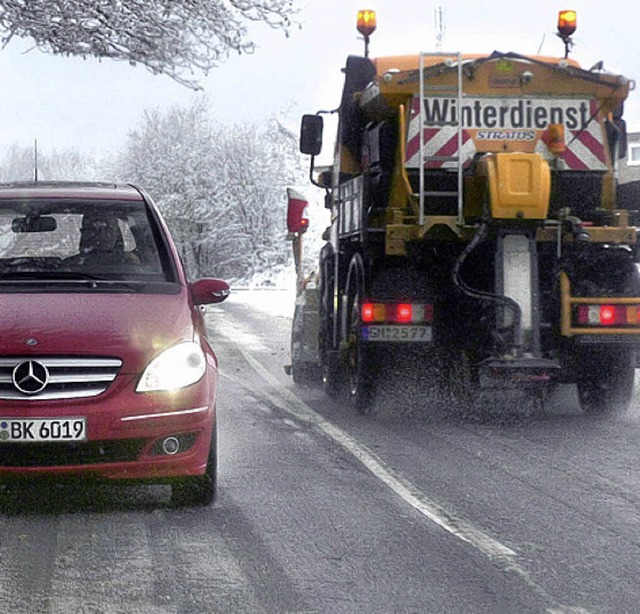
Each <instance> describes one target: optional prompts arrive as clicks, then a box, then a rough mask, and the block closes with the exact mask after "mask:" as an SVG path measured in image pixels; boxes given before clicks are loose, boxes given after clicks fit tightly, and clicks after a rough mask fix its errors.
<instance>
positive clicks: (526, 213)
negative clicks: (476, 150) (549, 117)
mask: <svg viewBox="0 0 640 614" xmlns="http://www.w3.org/2000/svg"><path fill="white" fill-rule="evenodd" d="M478 166H479V169H478V172H479V174H480V175H481V176H485V177H486V178H487V184H488V190H489V197H490V198H489V204H490V210H491V217H493V218H494V219H507V220H510V219H522V220H544V219H546V217H547V214H548V211H549V194H550V191H551V172H550V170H549V164H548V163H547V161H546V160H544V159H543V157H542V156H541V155H540V154H537V153H497V154H488V155H486V156H484V157H483V158H482V159H481V160H480V162H479V164H478Z"/></svg>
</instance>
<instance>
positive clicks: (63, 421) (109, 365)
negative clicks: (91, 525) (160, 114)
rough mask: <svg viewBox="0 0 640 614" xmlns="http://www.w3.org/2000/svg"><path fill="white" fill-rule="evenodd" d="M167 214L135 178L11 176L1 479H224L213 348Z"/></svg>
mask: <svg viewBox="0 0 640 614" xmlns="http://www.w3.org/2000/svg"><path fill="white" fill-rule="evenodd" d="M228 294H229V286H228V284H227V283H226V282H224V281H221V280H218V279H200V280H198V281H194V282H189V281H187V278H186V275H185V271H184V269H183V267H182V264H181V261H180V258H179V255H178V251H177V250H176V246H175V245H174V243H173V241H172V239H171V236H170V234H169V231H168V229H167V226H166V224H165V222H164V221H163V220H162V217H161V216H160V213H159V212H158V210H157V208H156V207H155V206H154V204H153V202H152V201H151V199H150V198H149V196H148V195H147V194H145V193H144V192H143V191H142V190H140V189H138V188H135V187H133V186H129V185H107V184H95V183H94V184H78V183H30V184H10V185H0V331H1V332H0V482H3V483H6V482H10V481H12V480H16V479H26V480H34V479H36V478H40V477H49V478H54V479H56V480H57V479H67V478H70V477H80V478H91V479H93V478H96V479H114V480H152V481H154V482H168V483H170V484H171V494H172V500H173V501H174V503H175V504H178V505H208V504H209V503H211V502H212V501H213V500H214V498H215V492H216V387H217V379H218V371H217V360H216V356H215V354H214V352H213V350H212V348H211V346H210V345H209V341H208V340H207V337H206V331H205V326H204V322H203V317H202V308H201V306H202V305H206V304H209V303H219V302H221V301H223V300H224V299H225V298H226V297H227V295H228Z"/></svg>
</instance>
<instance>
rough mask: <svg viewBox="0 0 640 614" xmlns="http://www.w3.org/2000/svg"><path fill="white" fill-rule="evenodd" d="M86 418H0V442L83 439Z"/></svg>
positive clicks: (85, 434)
mask: <svg viewBox="0 0 640 614" xmlns="http://www.w3.org/2000/svg"><path fill="white" fill-rule="evenodd" d="M86 439H87V421H86V418H61V419H50V418H33V419H26V418H0V444H1V443H2V442H11V441H20V442H31V441H85V440H86Z"/></svg>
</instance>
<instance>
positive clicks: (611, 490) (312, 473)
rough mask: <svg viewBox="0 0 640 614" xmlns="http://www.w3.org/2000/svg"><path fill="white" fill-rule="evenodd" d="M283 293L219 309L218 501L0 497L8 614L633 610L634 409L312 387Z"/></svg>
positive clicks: (127, 495)
mask: <svg viewBox="0 0 640 614" xmlns="http://www.w3.org/2000/svg"><path fill="white" fill-rule="evenodd" d="M289 299H290V297H289V296H286V293H280V292H263V293H249V292H247V293H241V292H238V293H236V294H234V295H232V297H231V298H230V299H229V300H228V301H227V302H226V303H224V304H223V305H220V306H217V307H215V308H210V309H209V315H208V322H209V325H210V329H211V332H212V340H213V343H214V345H215V347H216V348H217V351H218V354H219V357H220V360H221V394H220V400H219V407H218V410H219V420H220V424H219V441H220V476H219V483H220V491H219V497H218V501H217V503H216V505H215V506H213V507H211V508H208V509H204V510H182V511H179V510H174V509H171V508H170V507H169V505H168V495H169V493H168V490H167V489H166V488H164V487H135V488H117V487H103V486H100V487H98V486H94V487H82V488H80V487H71V486H66V487H64V488H50V489H38V490H35V489H22V490H16V491H11V492H10V493H8V494H5V495H3V496H2V497H1V498H0V503H1V505H2V509H1V510H0V519H1V522H2V525H3V526H2V535H3V539H2V541H1V542H0V613H4V612H7V613H9V612H11V613H39V612H43V613H45V612H55V613H61V614H62V613H63V612H64V613H65V614H66V613H69V612H73V613H75V612H82V613H85V612H86V613H92V614H97V613H100V614H111V613H120V612H122V613H125V612H127V613H129V612H134V613H137V612H141V613H145V614H146V613H147V612H148V613H152V614H155V613H162V614H165V613H167V614H173V613H181V614H182V613H184V614H187V613H189V614H191V613H203V614H205V613H214V612H225V613H226V612H247V613H249V612H251V613H253V612H256V613H262V612H265V613H267V612H268V613H279V612H291V613H294V612H295V613H303V612H304V613H318V614H320V613H325V612H326V613H334V612H336V613H342V612H344V613H347V614H348V613H351V612H354V613H357V612H366V613H367V614H371V613H374V612H375V613H377V612H380V613H390V612H393V613H396V612H398V613H404V612H407V613H409V612H411V613H423V612H429V613H439V612H442V613H457V612H460V613H463V612H464V613H467V612H470V613H476V612H488V613H489V612H490V613H493V612H498V613H500V612H505V613H506V612H509V613H511V612H518V613H520V612H525V613H526V612H549V613H552V612H558V613H560V612H566V613H568V612H593V613H596V612H597V613H600V612H612V613H613V612H616V613H618V612H634V611H637V610H638V606H637V603H638V597H640V589H639V588H638V582H637V575H638V563H637V561H638V560H640V513H639V510H640V470H638V468H637V457H638V449H639V447H640V446H639V442H640V408H638V407H634V409H633V410H632V411H631V412H630V413H629V414H628V415H627V416H624V417H622V418H618V419H617V420H609V421H598V420H593V419H591V420H589V419H586V418H585V417H583V416H582V415H581V414H580V413H579V411H578V409H577V407H576V404H575V399H574V398H573V396H572V393H571V391H569V390H564V391H562V392H561V394H559V395H557V397H556V398H555V399H554V402H553V403H552V406H551V409H550V412H549V414H548V415H546V416H544V417H542V418H537V419H535V420H534V419H528V420H527V419H522V420H510V421H508V422H507V423H506V424H505V423H499V424H498V423H494V424H491V423H490V424H487V423H475V422H471V421H466V422H465V421H461V420H456V421H452V420H449V419H447V407H446V404H445V405H443V403H442V402H439V403H436V402H435V401H434V400H432V399H428V398H426V397H425V396H424V395H423V394H421V393H420V392H419V391H420V388H419V382H413V381H411V379H410V378H408V379H407V380H406V381H403V382H401V384H400V386H399V387H396V388H395V389H391V390H388V391H387V392H386V395H385V396H384V397H383V400H382V401H381V403H380V404H379V407H378V412H377V413H376V414H375V415H373V416H369V417H362V416H358V415H356V414H355V412H354V411H353V410H351V409H350V408H348V407H347V406H346V404H345V403H343V402H341V401H339V400H329V399H327V398H325V397H324V396H323V395H322V393H321V392H320V391H319V390H315V389H299V388H296V387H295V386H294V385H293V383H292V382H291V381H290V378H289V377H288V376H287V375H286V374H285V373H284V370H283V365H285V364H286V363H287V362H288V360H289V347H288V345H289V339H288V335H289V324H290V319H289V313H290V312H291V311H292V302H289Z"/></svg>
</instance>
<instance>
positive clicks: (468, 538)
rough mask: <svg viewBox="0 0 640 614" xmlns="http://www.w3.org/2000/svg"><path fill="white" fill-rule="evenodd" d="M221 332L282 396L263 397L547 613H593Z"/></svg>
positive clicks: (240, 382)
mask: <svg viewBox="0 0 640 614" xmlns="http://www.w3.org/2000/svg"><path fill="white" fill-rule="evenodd" d="M218 332H219V333H220V334H223V335H225V336H226V337H227V338H228V339H229V340H230V341H233V342H235V347H236V348H237V349H238V351H239V352H240V353H241V354H242V356H243V357H244V359H245V360H246V361H247V362H248V363H249V365H250V366H251V367H252V368H253V369H254V370H255V371H256V372H257V373H258V374H259V375H260V376H261V377H262V378H263V379H264V380H265V381H266V382H268V383H269V384H270V385H271V386H273V388H274V389H275V390H276V391H277V394H278V396H276V395H273V394H271V393H269V392H266V391H261V394H262V395H264V396H265V397H266V398H267V400H268V401H269V402H270V403H272V404H273V405H275V406H276V407H278V408H279V409H281V410H282V411H284V412H286V413H288V414H289V415H291V416H293V417H295V418H296V419H297V420H299V421H301V422H304V423H306V424H309V425H310V426H312V427H314V428H315V429H316V430H317V431H319V432H320V433H322V434H323V435H324V436H326V437H328V438H329V439H330V440H332V441H334V442H335V443H337V444H338V445H339V446H341V447H342V448H343V449H344V450H346V451H347V452H348V453H349V454H351V455H352V456H354V457H355V458H357V459H358V460H359V461H360V462H361V463H362V464H363V465H364V466H365V467H366V468H367V469H368V470H369V471H370V472H371V473H372V474H373V475H374V476H375V477H376V478H378V479H379V480H380V481H381V482H382V483H384V484H385V485H386V486H388V487H389V488H390V489H391V490H392V491H393V492H395V493H396V494H397V495H398V496H399V497H401V498H402V500H403V501H405V502H406V503H407V504H409V505H410V506H411V507H413V508H414V509H415V510H416V511H418V512H419V513H420V514H422V515H423V516H424V517H425V518H428V519H429V520H431V521H432V522H434V523H435V524H436V525H438V526H440V527H441V528H443V529H444V530H445V531H447V532H448V533H450V534H451V535H453V536H455V537H457V538H458V539H460V540H462V541H464V542H466V543H468V544H470V545H471V546H472V547H473V548H475V549H476V550H478V551H479V552H481V553H482V554H483V555H485V556H486V557H487V558H489V560H491V561H492V562H493V563H495V564H497V565H498V566H499V567H500V568H502V569H504V570H505V571H508V572H511V573H513V574H515V575H516V576H518V577H519V578H520V580H521V581H523V582H524V583H525V584H526V585H527V586H528V587H529V588H530V589H531V590H532V591H533V592H535V593H536V594H538V595H539V596H540V597H542V598H543V599H545V600H546V601H548V602H549V603H550V605H549V607H548V608H547V610H546V611H547V614H589V611H588V610H586V609H583V608H580V607H576V606H570V605H565V604H561V603H558V602H557V600H556V599H555V598H554V597H553V596H552V595H550V594H549V593H548V592H547V591H546V590H545V589H544V587H542V586H541V585H539V584H537V583H536V582H535V581H534V580H533V579H532V578H531V576H530V575H529V572H528V571H527V570H526V569H525V568H524V567H522V566H521V565H519V564H518V563H517V562H516V560H515V559H516V557H517V556H518V555H517V553H516V552H515V551H514V550H512V549H511V548H509V547H508V546H505V545H504V544H502V543H500V542H499V541H498V540H496V539H494V538H493V537H491V536H490V535H487V534H486V533H484V532H482V531H481V530H480V529H478V528H477V527H475V526H474V525H473V524H472V523H470V522H468V521H466V520H464V519H462V518H458V517H456V516H455V515H454V514H452V513H450V512H448V511H447V510H445V509H444V508H443V507H442V506H441V505H439V504H438V503H436V502H435V501H433V500H431V499H430V498H429V497H428V496H426V495H425V494H424V493H423V492H422V491H420V489H419V488H418V487H417V486H415V485H414V484H412V483H411V482H410V481H409V480H407V479H406V478H404V477H402V476H400V475H398V474H397V473H396V472H395V471H394V470H393V469H391V468H390V467H388V466H386V465H385V463H384V462H383V461H382V460H381V459H380V458H379V457H378V456H377V455H376V454H375V453H374V452H372V451H371V450H369V449H368V448H367V447H366V446H364V445H362V444H361V443H359V442H358V441H356V440H355V439H354V438H353V437H351V436H349V435H348V434H347V433H345V432H344V431H343V430H342V429H340V428H338V427H337V426H335V425H334V424H332V423H331V422H329V421H328V420H325V419H324V418H323V417H322V416H321V415H320V414H318V413H317V412H315V411H314V410H313V409H312V408H311V407H309V406H308V405H307V404H306V403H304V402H303V401H301V400H300V399H299V398H298V397H297V396H296V395H295V394H293V393H292V392H291V391H290V390H288V389H287V388H284V387H283V386H282V383H281V382H280V381H279V380H278V379H277V378H276V377H275V376H274V375H272V374H271V373H270V372H269V371H268V370H267V369H266V368H265V367H263V366H262V364H261V363H260V362H259V361H258V360H256V359H255V358H254V357H253V356H251V354H249V353H248V352H247V351H246V350H245V349H244V348H243V347H242V346H241V345H240V344H238V343H237V340H236V339H233V338H232V336H231V334H226V333H225V332H223V331H220V330H219V329H218ZM221 375H222V376H223V377H226V378H227V379H229V380H231V381H233V382H235V383H237V384H239V385H240V386H242V387H244V388H247V389H248V390H250V391H252V392H254V393H255V390H254V389H252V388H250V387H249V386H248V385H247V384H246V383H245V382H243V381H242V380H240V379H239V378H237V377H234V376H232V375H228V374H227V373H225V372H224V371H222V372H221ZM283 401H284V402H283ZM551 604H553V605H551Z"/></svg>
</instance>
